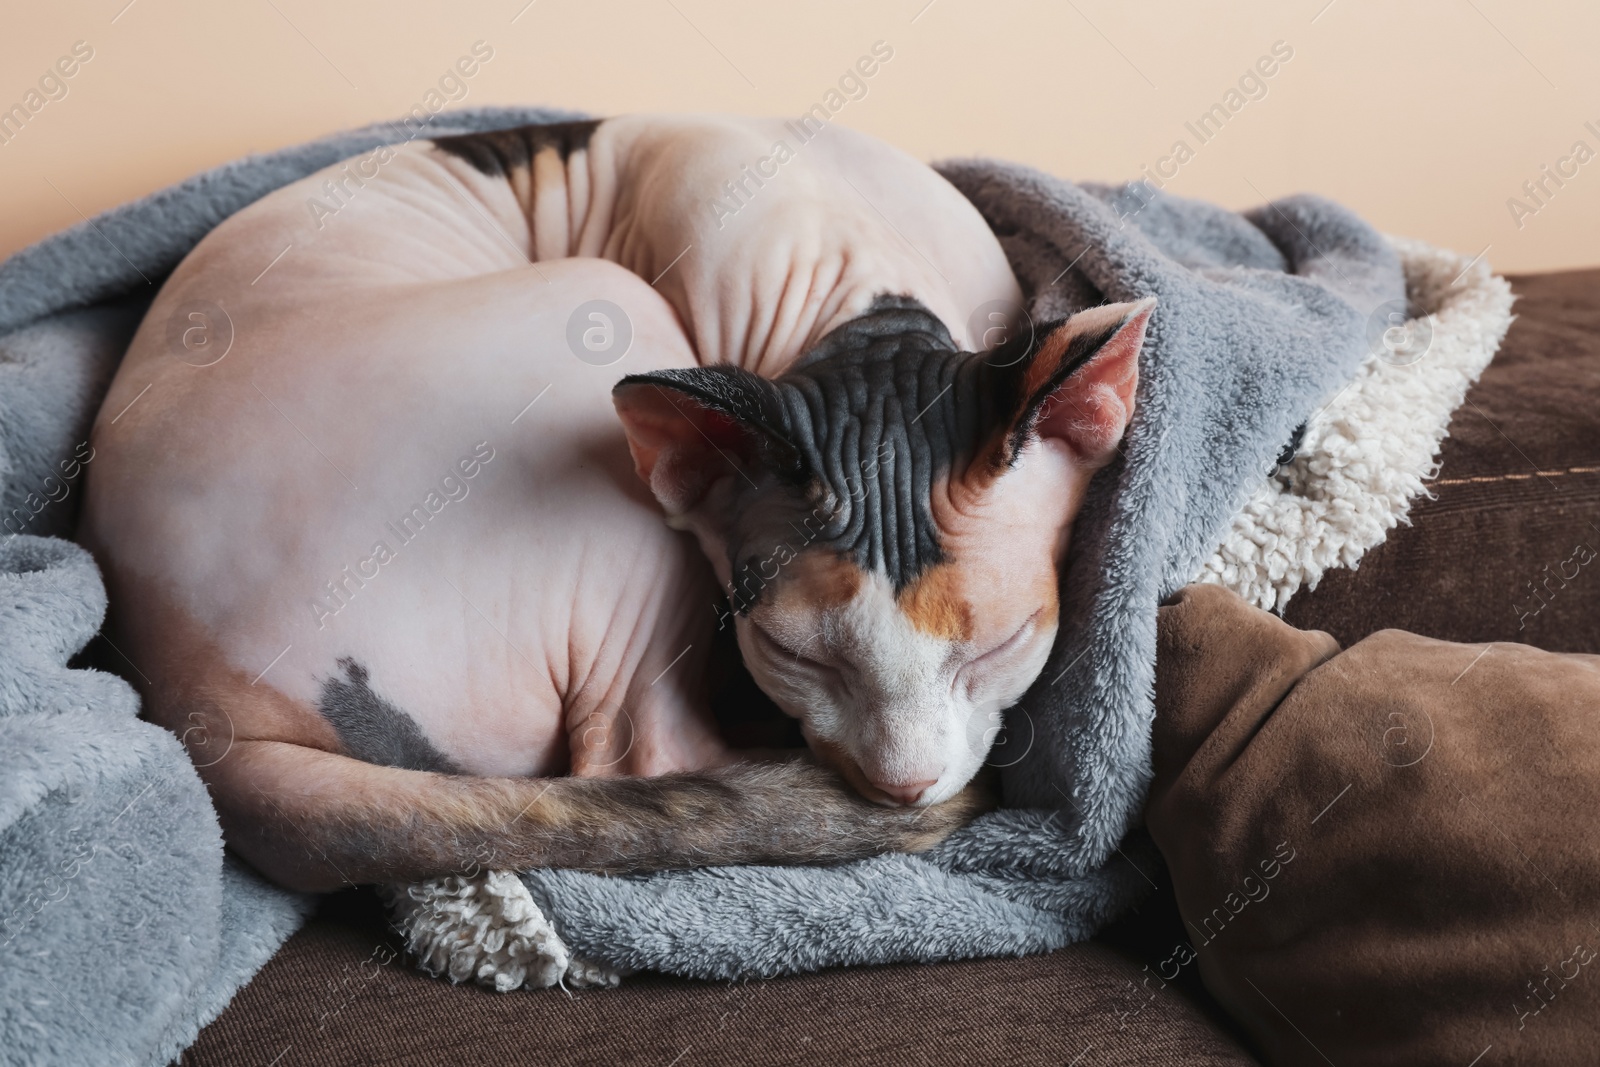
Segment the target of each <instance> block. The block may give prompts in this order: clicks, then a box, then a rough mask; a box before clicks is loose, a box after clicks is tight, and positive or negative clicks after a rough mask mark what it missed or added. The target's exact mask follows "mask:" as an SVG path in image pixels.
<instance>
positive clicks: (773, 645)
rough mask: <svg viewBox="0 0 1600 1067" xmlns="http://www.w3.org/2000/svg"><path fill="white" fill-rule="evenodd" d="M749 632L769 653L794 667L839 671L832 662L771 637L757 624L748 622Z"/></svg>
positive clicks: (829, 672) (826, 671) (828, 672)
mask: <svg viewBox="0 0 1600 1067" xmlns="http://www.w3.org/2000/svg"><path fill="white" fill-rule="evenodd" d="M750 632H751V633H753V634H755V636H756V640H757V642H758V643H760V644H761V645H762V646H763V647H764V648H765V650H766V651H767V652H768V653H769V654H770V655H772V656H773V657H774V658H776V659H778V660H780V661H787V662H788V663H790V664H792V665H794V666H796V667H803V668H807V669H810V670H814V671H820V672H824V673H827V674H835V675H836V674H838V673H839V669H838V668H837V667H835V666H834V665H833V664H831V663H824V662H823V661H821V660H819V659H815V658H813V657H811V656H807V655H805V654H804V653H802V652H799V651H798V650H796V649H792V648H790V647H789V646H788V645H785V644H783V643H782V642H780V641H778V639H777V638H775V637H773V636H772V635H771V634H769V633H767V631H765V630H763V629H762V628H761V627H760V626H757V625H756V624H754V623H751V624H750Z"/></svg>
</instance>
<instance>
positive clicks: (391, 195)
mask: <svg viewBox="0 0 1600 1067" xmlns="http://www.w3.org/2000/svg"><path fill="white" fill-rule="evenodd" d="M735 191H736V192H737V194H738V195H737V197H736V198H735V199H732V200H730V199H729V198H730V197H733V195H734V192H735ZM730 203H737V204H738V210H737V212H736V213H734V212H730V211H729V210H728V205H729V204H730ZM719 204H720V205H721V206H720V208H719V207H718V205H719ZM330 205H331V206H332V207H331V208H330ZM1021 298H1022V294H1021V292H1020V291H1019V288H1018V284H1017V281H1016V279H1015V278H1014V277H1013V275H1012V272H1011V270H1010V268H1009V267H1008V265H1007V261H1006V257H1005V255H1004V254H1003V252H1002V250H1001V247H1000V244H999V243H998V241H997V240H996V238H995V236H994V235H993V234H992V233H991V232H990V230H989V229H988V227H987V226H986V225H985V224H984V222H983V220H982V219H981V218H980V217H979V215H978V213H977V212H976V211H975V210H974V209H973V207H972V206H971V204H969V203H968V202H967V201H966V200H965V199H964V198H963V197H962V196H961V195H960V194H959V193H958V192H957V191H956V190H955V189H954V188H953V187H951V186H950V185H949V184H948V183H946V182H945V181H944V180H943V179H942V178H940V177H939V176H938V175H937V174H936V173H935V172H934V171H933V170H932V169H930V168H929V167H927V166H926V165H924V164H922V163H919V162H917V161H916V160H914V159H912V158H911V157H909V156H907V155H905V154H903V153H902V152H899V151H897V150H895V149H893V148H891V147H889V146H887V145H885V144H883V143H881V142H879V141H876V140H874V139H872V138H869V137H866V136H863V135H860V134H856V133H852V132H850V131H848V130H845V129H842V128H828V129H826V130H825V131H822V132H821V133H819V134H818V135H816V136H815V137H814V138H811V139H809V140H807V141H805V142H803V143H797V141H796V138H795V137H794V136H793V131H792V130H791V129H789V128H787V127H785V126H784V125H782V124H780V123H778V122H768V121H761V120H751V119H742V118H720V117H709V116H691V117H667V116H637V117H623V118H616V119H610V120H605V121H601V122H585V123H565V124H560V125H554V126H534V127H525V128H520V129H514V130H506V131H501V132H495V133H484V134H474V135H468V136H458V137H449V138H439V139H437V140H435V141H432V142H412V143H409V144H406V145H403V146H398V147H393V148H385V149H381V150H379V151H378V152H375V153H372V154H370V155H368V156H365V157H362V158H360V159H357V160H351V161H347V162H346V163H343V164H340V165H337V166H335V167H331V168H329V169H327V170H324V171H322V172H320V173H318V174H314V175H312V176H310V177H308V178H305V179H303V180H301V181H298V182H295V183H293V184H291V185H288V186H286V187H284V188H282V189H280V190H278V191H276V192H274V193H272V194H270V195H268V196H266V197H264V198H263V199H261V200H260V201H258V202H256V203H254V204H252V205H251V206H249V207H247V208H245V209H244V210H242V211H240V212H238V213H237V214H235V215H234V216H232V217H231V218H229V219H227V220H226V221H224V222H223V223H221V224H220V225H219V226H217V227H216V229H215V230H214V231H213V232H211V233H210V234H209V235H208V236H207V237H206V238H205V239H204V240H203V241H201V242H200V244H199V245H198V246H197V247H196V248H195V249H194V250H193V251H192V252H191V253H190V255H189V256H188V257H187V258H186V259H185V260H184V261H183V262H182V263H181V264H180V265H179V267H178V268H177V269H176V270H175V271H174V272H173V274H172V275H171V277H170V278H169V279H168V280H167V281H166V283H165V285H164V286H163V288H162V290H161V292H160V294H159V296H158V297H157V299H156V301H155V303H154V305H153V306H152V308H151V310H150V312H149V314H148V316H147V317H146V319H145V321H144V323H143V324H142V326H141V327H140V329H139V331H138V334H137V336H136V337H135V339H134V341H133V344H132V346H131V348H130V349H129V351H128V353H127V355H126V358H125V359H124V361H123V363H122V365H121V369H120V371H119V373H118V374H117V376H116V379H115V382H114V383H113V385H112V388H111V391H110V394H109V396H108V397H107V399H106V402H105V406H104V409H103V411H102V413H101V415H100V418H99V420H98V422H97V423H96V425H95V428H94V432H93V438H92V441H93V445H94V448H95V453H96V457H97V459H96V462H95V464H94V466H93V468H92V470H91V471H90V474H89V485H88V493H87V502H86V507H85V513H84V518H83V522H82V528H81V537H82V539H83V541H84V542H85V543H86V544H87V545H88V546H89V547H90V548H91V549H92V550H93V552H94V553H95V555H96V557H97V559H98V560H99V562H100V564H101V565H102V567H103V568H104V571H105V574H106V578H107V582H108V587H109V592H110V597H111V605H112V617H111V624H110V625H111V631H110V632H111V633H112V634H113V636H114V638H115V641H116V642H117V647H118V648H119V649H120V650H122V651H123V652H124V653H126V654H127V656H128V657H129V659H130V660H131V662H132V663H133V664H134V665H135V667H136V669H137V672H138V675H139V677H140V680H141V687H142V689H143V694H144V697H145V701H146V703H145V706H146V708H147V710H148V714H149V715H150V716H151V717H152V718H153V719H155V720H156V721H158V722H161V723H163V724H165V725H166V726H168V727H169V728H171V729H172V730H174V731H175V732H176V733H178V734H179V735H181V736H182V737H183V739H184V740H185V742H186V743H187V744H188V746H189V749H190V752H191V754H192V755H193V757H194V759H195V762H196V765H197V766H198V767H200V769H201V773H202V775H203V776H204V778H205V780H206V782H207V783H208V785H209V787H210V790H211V792H212V795H213V798H214V799H215V801H216V805H217V809H218V812H219V815H220V817H221V820H222V824H223V827H224V831H225V834H226V836H227V840H228V842H229V843H230V844H231V845H232V846H233V847H234V848H235V849H236V850H237V851H238V852H240V853H242V854H243V855H244V856H245V857H246V858H247V859H248V860H249V861H250V862H251V863H253V864H254V865H255V866H256V867H258V868H259V869H260V870H262V871H263V872H264V873H266V874H267V875H268V876H270V877H271V878H273V879H274V880H276V881H278V882H279V883H281V884H283V885H286V886H290V887H295V888H303V889H319V890H320V889H328V888H332V887H335V886H338V885H341V884H346V883H352V882H374V881H376V882H393V881H402V880H416V879H422V878H428V877H433V876H437V875H442V874H447V873H451V872H457V871H461V870H464V869H468V868H472V869H477V868H480V867H484V866H490V867H497V868H510V869H523V868H531V867H538V866H566V867H576V868H585V869H595V870H643V869H655V868H662V867H676V866H688V865H701V864H708V863H741V862H786V861H787V862H794V861H799V862H816V861H832V860H840V859H848V858H852V857H857V856H863V855H868V854H873V853H876V852H880V851H885V850H897V849H898V850H917V849H921V848H925V847H928V846H929V845H931V844H932V843H934V842H936V841H938V840H940V839H941V838H942V837H943V836H945V835H946V834H948V833H949V832H950V831H951V830H952V829H954V828H956V827H958V826H959V825H961V824H963V823H964V822H965V821H967V820H968V819H970V818H971V817H972V815H973V814H974V813H975V812H976V811H977V810H979V809H980V807H981V806H982V804H983V803H984V801H983V799H982V797H981V796H980V794H979V791H977V790H975V789H974V788H972V787H971V786H969V783H970V782H971V781H972V780H973V777H974V775H975V774H976V773H977V772H978V771H979V769H980V767H981V766H982V764H983V761H984V757H985V755H986V753H987V751H988V748H989V745H990V742H991V741H992V740H993V737H994V734H995V732H996V731H997V729H998V727H999V725H1000V721H1001V713H1002V712H1003V710H1004V709H1005V708H1006V707H1007V706H1008V705H1010V704H1011V703H1013V702H1015V701H1016V700H1017V699H1018V698H1019V697H1020V696H1021V695H1022V694H1023V692H1024V691H1025V690H1026V689H1027V688H1028V686H1029V685H1030V684H1031V683H1032V682H1033V681H1034V679H1035V677H1036V676H1037V674H1038V673H1039V671H1040V669H1041V667H1042V665H1043V663H1044V662H1045V658H1046V656H1047V654H1048V652H1049V649H1050V647H1051V643H1052V641H1053V639H1054V636H1055V633H1056V630H1057V628H1058V625H1059V619H1058V617H1057V616H1058V608H1057V600H1056V590H1057V580H1058V577H1057V571H1058V568H1059V566H1060V564H1061V562H1062V560H1063V558H1064V554H1065V551H1066V547H1067V543H1068V540H1069V537H1070V531H1071V528H1072V523H1073V519H1074V517H1075V515H1076V513H1077V511H1078V508H1079V506H1080V504H1081V501H1082V499H1083V495H1084V491H1085V487H1086V485H1087V483H1088V480H1089V478H1090V477H1091V475H1092V474H1093V473H1094V471H1095V470H1097V469H1098V468H1100V467H1101V466H1103V465H1104V464H1105V463H1106V462H1108V461H1109V460H1110V459H1111V458H1112V456H1113V455H1114V453H1115V450H1116V448H1117V445H1118V442H1119V440H1120V438H1121V436H1122V434H1123V430H1124V427H1125V426H1126V424H1127V422H1128V419H1129V418H1130V416H1131V414H1132V410H1133V398H1134V390H1135V386H1136V383H1137V366H1138V352H1139V348H1140V345H1141V344H1142V341H1143V337H1144V332H1145V329H1146V325H1147V323H1148V322H1149V319H1150V315H1151V312H1152V303H1153V302H1150V301H1147V302H1143V303H1140V304H1132V305H1126V304H1125V305H1108V306H1104V307H1100V308H1095V309H1092V310H1090V311H1087V312H1083V313H1081V314H1079V315H1077V316H1074V317H1073V318H1071V319H1069V320H1066V321H1064V322H1060V323H1056V324H1051V325H1049V326H1044V327H1041V328H1039V329H1038V330H1037V331H1034V333H1033V334H1032V335H1031V336H1024V335H1023V333H1022V332H1021V331H1016V332H1014V333H1013V334H1012V336H1011V338H1010V339H1009V340H1008V341H1006V342H1005V343H1004V344H1001V345H999V346H998V347H996V346H995V345H994V344H993V343H992V342H993V340H994V339H993V338H989V337H985V336H984V335H983V334H982V333H981V332H979V331H980V327H981V326H982V324H983V323H985V322H986V321H987V319H985V318H983V317H982V316H981V315H979V317H978V318H977V319H976V322H977V324H978V325H973V322H974V315H975V313H976V312H981V311H982V309H984V308H986V307H994V306H1001V305H1009V306H1013V307H1016V306H1020V302H1021ZM596 302H600V303H596ZM624 337H625V342H624V340H623V338H624ZM207 346H209V347H207ZM619 379H620V381H619ZM619 418H620V421H619ZM663 512H665V516H666V520H667V521H666V522H663V521H662V513H663ZM730 625H731V626H734V627H736V629H737V639H738V644H739V648H740V650H741V652H742V654H743V657H744V659H745V661H746V663H747V665H748V667H749V669H750V671H751V673H752V675H753V676H754V678H755V679H756V681H757V682H758V683H759V685H760V686H761V687H762V689H763V690H764V691H765V692H766V693H767V694H768V695H769V696H770V697H771V698H772V699H773V700H774V701H775V702H776V704H777V705H778V706H779V707H780V708H782V709H783V710H784V711H785V712H787V713H788V714H790V715H793V716H795V717H797V718H798V719H799V720H800V723H801V725H802V729H803V733H804V736H805V738H806V740H807V741H808V743H809V745H810V747H811V749H812V751H813V753H814V754H815V758H816V761H817V762H808V761H788V762H750V761H742V760H740V759H739V754H738V752H736V751H734V750H732V749H730V747H729V746H728V745H727V744H726V743H724V741H723V740H722V739H721V737H720V736H719V733H718V730H717V728H716V723H715V722H714V721H713V718H712V715H711V713H710V710H709V707H708V701H707V693H706V679H705V672H706V657H707V655H708V653H709V650H710V649H711V646H712V644H713V639H714V635H715V633H716V631H717V630H718V628H719V627H723V626H730ZM819 764H821V766H819ZM829 768H831V770H830V769H829ZM834 772H837V775H836V774H835V773H834ZM841 776H842V781H841ZM844 782H848V783H849V784H848V786H846V785H845V784H844Z"/></svg>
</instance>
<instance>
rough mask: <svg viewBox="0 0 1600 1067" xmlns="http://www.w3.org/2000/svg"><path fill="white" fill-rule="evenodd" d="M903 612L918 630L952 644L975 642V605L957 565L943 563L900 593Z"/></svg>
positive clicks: (899, 599) (932, 568)
mask: <svg viewBox="0 0 1600 1067" xmlns="http://www.w3.org/2000/svg"><path fill="white" fill-rule="evenodd" d="M897 599H898V602H899V604H900V610H901V611H902V612H904V613H905V616H906V618H908V619H910V620H911V624H912V625H913V626H915V627H916V628H917V629H918V630H921V631H922V632H923V633H925V634H929V635H931V636H933V637H942V638H945V639H946V640H949V641H970V640H971V639H972V628H973V618H972V615H973V613H972V603H971V602H970V601H969V600H967V598H966V595H965V593H964V591H963V590H962V580H961V573H960V570H959V569H958V567H957V566H956V564H954V563H940V564H938V565H937V566H934V567H931V568H929V569H928V570H927V571H925V572H924V573H923V574H922V576H921V577H919V578H918V579H917V580H916V581H914V582H912V583H911V584H910V585H908V586H906V587H905V588H904V589H902V590H901V591H900V595H899V597H898V598H897Z"/></svg>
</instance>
